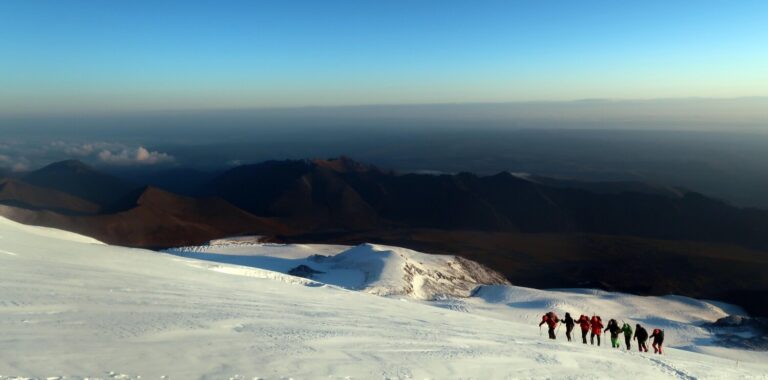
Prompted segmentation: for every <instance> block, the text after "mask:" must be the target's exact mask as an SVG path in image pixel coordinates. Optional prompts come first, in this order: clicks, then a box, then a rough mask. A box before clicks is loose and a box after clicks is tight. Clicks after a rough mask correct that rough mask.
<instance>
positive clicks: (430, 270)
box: [167, 240, 508, 300]
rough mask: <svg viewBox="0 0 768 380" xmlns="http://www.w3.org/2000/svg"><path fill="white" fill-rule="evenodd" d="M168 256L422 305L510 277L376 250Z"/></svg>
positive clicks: (220, 247)
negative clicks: (235, 266) (250, 269)
mask: <svg viewBox="0 0 768 380" xmlns="http://www.w3.org/2000/svg"><path fill="white" fill-rule="evenodd" d="M223 241H226V243H225V244H221V241H215V242H212V243H211V244H209V245H205V246H199V247H181V248H175V249H170V250H168V251H167V252H168V253H171V254H174V255H179V256H182V257H188V258H195V259H202V260H208V261H214V262H226V263H230V264H238V265H242V266H248V267H253V268H260V269H265V270H271V271H276V272H280V273H284V274H293V275H298V276H301V277H306V278H309V279H311V280H314V281H317V282H320V283H324V284H329V285H335V286H339V287H343V288H347V289H352V290H360V291H363V292H366V293H371V294H376V295H380V296H408V297H412V298H415V299H420V300H432V299H435V298H438V297H443V296H451V297H469V296H470V295H472V292H473V291H474V290H475V289H476V288H477V287H478V286H480V285H500V284H508V282H507V280H506V279H505V278H504V276H502V275H500V274H499V273H497V272H495V271H493V270H491V269H488V268H486V267H484V266H482V265H480V264H478V263H476V262H473V261H470V260H466V259H463V258H460V257H456V256H450V255H430V254H425V253H421V252H417V251H413V250H410V249H405V248H398V247H389V246H383V245H375V244H361V245H359V246H356V247H344V246H330V247H329V246H321V245H282V244H259V243H254V242H253V241H252V240H251V241H250V242H249V243H243V242H242V241H240V240H238V241H234V242H230V241H228V240H223Z"/></svg>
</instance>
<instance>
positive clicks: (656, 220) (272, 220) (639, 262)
mask: <svg viewBox="0 0 768 380" xmlns="http://www.w3.org/2000/svg"><path fill="white" fill-rule="evenodd" d="M182 194H183V195H182ZM0 214H2V215H4V216H7V217H9V218H11V219H15V220H17V221H21V222H23V223H28V224H37V225H44V226H51V227H57V228H62V229H67V230H72V231H75V232H79V233H83V234H86V235H89V236H93V237H95V238H97V239H100V240H102V241H105V242H108V243H111V244H119V245H126V246H136V247H152V248H163V247H171V246H181V245H193V244H200V243H204V242H205V241H208V240H211V239H215V238H220V237H224V236H231V235H239V234H255V235H263V236H265V237H266V238H267V239H271V240H273V241H286V242H287V241H291V242H295V241H315V242H340V243H360V242H365V241H370V242H376V243H385V244H390V245H398V246H404V247H408V248H413V249H418V250H421V251H426V252H434V253H450V254H458V255H462V256H465V257H468V258H471V259H473V260H476V261H479V262H481V263H483V264H486V265H489V266H490V267H492V268H494V269H496V270H499V271H500V272H502V273H504V274H505V275H507V276H508V277H509V279H510V280H511V281H512V282H513V283H516V284H520V285H530V286H537V287H548V286H551V287H574V286H590V287H602V288H606V289H611V290H625V291H632V292H637V293H650V294H666V293H669V292H679V293H681V294H686V295H692V296H698V297H713V298H720V299H726V298H727V299H729V300H736V299H737V298H738V301H739V302H740V303H741V304H749V305H750V307H751V308H752V310H758V309H759V306H757V305H758V303H757V302H754V301H752V299H757V300H766V295H767V294H768V279H766V278H765V277H766V276H762V275H759V274H758V273H764V272H755V270H759V271H765V270H768V252H766V250H768V212H766V211H764V210H758V209H743V208H737V207H733V206H731V205H728V204H726V203H724V202H722V201H719V200H716V199H711V198H708V197H705V196H703V195H701V194H698V193H695V192H691V191H687V190H684V189H677V188H668V187H664V186H655V185H649V184H643V183H635V182H602V183H599V182H594V183H593V182H575V181H564V180H557V179H552V178H544V177H535V176H520V175H513V174H510V173H505V172H503V173H499V174H496V175H492V176H478V175H474V174H470V173H460V174H455V175H447V174H446V175H430V174H398V173H394V172H391V171H386V170H381V169H378V168H376V167H372V166H368V165H364V164H361V163H358V162H355V161H353V160H351V159H349V158H343V157H342V158H339V159H332V160H293V161H268V162H263V163H259V164H254V165H244V166H239V167H235V168H232V169H230V170H227V171H224V172H222V173H203V172H198V171H194V170H186V169H173V170H171V171H168V172H167V173H153V174H152V175H145V176H136V178H133V181H129V180H125V179H120V178H117V177H114V176H111V175H108V174H105V173H102V172H100V171H98V170H95V169H93V168H91V167H89V166H87V165H85V164H83V163H81V162H79V161H64V162H58V163H54V164H51V165H49V166H46V167H44V168H42V169H40V170H36V171H33V172H29V173H26V174H23V175H20V176H16V177H13V178H5V179H3V180H1V181H0ZM753 272H755V273H754V274H755V276H753V277H750V278H748V277H749V276H746V277H745V276H744V275H740V273H741V274H745V273H746V274H749V273H753ZM749 292H751V293H749ZM745 294H751V296H749V297H746V298H749V299H748V300H746V301H744V300H742V299H741V298H745V296H744V295H745ZM739 297H741V298H739ZM762 304H763V306H762V307H763V309H760V311H757V312H758V313H768V311H766V310H765V306H764V305H765V302H763V303H762Z"/></svg>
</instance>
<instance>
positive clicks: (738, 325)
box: [705, 315, 768, 350]
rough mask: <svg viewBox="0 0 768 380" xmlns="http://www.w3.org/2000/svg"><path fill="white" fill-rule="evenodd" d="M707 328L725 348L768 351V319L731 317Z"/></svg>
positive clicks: (708, 325)
mask: <svg viewBox="0 0 768 380" xmlns="http://www.w3.org/2000/svg"><path fill="white" fill-rule="evenodd" d="M705 326H706V327H708V328H709V329H710V331H712V333H714V335H715V339H716V341H717V342H718V343H719V344H721V345H723V346H725V347H734V348H744V349H749V350H768V318H750V317H745V316H741V315H729V316H727V317H724V318H720V319H718V320H717V321H715V322H714V323H709V324H706V325H705Z"/></svg>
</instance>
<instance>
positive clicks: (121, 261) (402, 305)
mask: <svg viewBox="0 0 768 380" xmlns="http://www.w3.org/2000/svg"><path fill="white" fill-rule="evenodd" d="M348 249H349V247H336V246H333V247H332V246H312V245H309V246H270V245H258V244H252V243H248V244H239V245H235V244H231V245H227V244H224V245H219V246H211V247H205V248H199V249H197V250H188V251H185V252H186V253H182V252H175V253H174V254H165V253H157V252H152V251H146V250H138V249H128V248H120V247H112V246H106V245H103V244H100V243H98V242H96V241H94V240H93V239H90V238H86V237H82V236H78V235H74V234H70V233H65V232H61V231H55V230H50V229H43V228H37V227H28V226H22V225H19V224H16V223H14V222H10V221H8V220H6V219H2V218H0V379H3V380H5V379H16V378H24V377H29V378H41V379H45V378H61V379H64V378H66V379H80V378H86V377H90V378H103V379H108V378H125V379H135V378H139V376H140V377H141V379H160V378H162V377H163V376H165V378H170V379H197V378H205V379H230V378H236V379H254V378H263V379H281V378H284V379H288V378H294V379H347V378H350V379H426V378H432V379H452V378H465V379H466V378H474V379H505V378H570V379H581V378H584V379H587V378H615V377H621V378H653V379H656V378H681V379H692V378H724V379H733V378H768V377H766V374H767V373H768V354H766V353H765V352H750V351H741V350H735V349H726V348H720V347H715V346H712V345H711V343H710V339H709V335H708V333H707V331H706V330H704V329H701V328H699V327H696V324H699V323H702V322H707V321H713V320H715V319H717V318H719V317H722V316H724V315H726V314H728V313H729V312H733V311H737V310H736V308H734V307H732V306H727V305H720V304H718V305H715V304H713V303H708V302H701V301H697V300H692V299H689V298H684V297H661V298H657V297H637V296H629V295H623V294H616V293H606V292H600V291H593V290H564V291H542V290H535V289H527V288H520V287H512V286H490V287H483V288H481V289H479V290H476V293H475V296H474V297H470V298H459V297H442V296H440V295H439V294H438V293H440V292H441V291H444V290H446V289H447V290H448V291H449V292H453V291H456V292H463V291H465V289H466V288H467V287H469V284H470V283H471V281H470V280H471V278H469V277H472V276H473V275H475V274H472V273H468V274H467V276H469V277H467V278H463V279H462V276H461V273H460V272H461V271H462V270H463V269H460V268H458V267H457V268H454V269H455V271H454V272H452V273H453V275H452V276H447V277H448V278H449V279H448V280H447V282H445V283H442V284H443V285H446V286H445V287H442V286H428V287H426V288H425V287H423V286H421V285H420V284H421V283H422V282H429V281H430V279H433V278H440V276H442V275H438V274H436V273H437V272H440V273H442V272H441V271H442V270H444V269H445V268H446V266H447V267H450V263H451V262H452V260H453V259H452V258H451V257H450V256H442V257H441V256H434V257H430V256H423V254H419V253H418V252H413V251H408V250H402V249H398V248H390V247H381V246H372V245H364V246H360V247H356V248H352V251H351V253H350V251H348ZM345 251H346V252H345ZM342 252H345V253H346V255H345V253H342ZM206 255H219V256H227V257H214V256H209V257H205V256H206ZM313 255H322V256H329V257H328V258H324V259H321V260H320V261H317V260H316V257H314V256H313ZM342 255H344V256H342ZM313 257H314V258H313ZM338 257H340V259H337V260H334V259H335V258H338ZM306 260H309V261H310V262H312V263H315V265H312V267H313V268H314V269H317V270H318V271H322V272H324V273H323V274H320V275H318V276H317V278H314V279H305V278H300V277H294V276H290V275H287V274H285V273H286V272H287V271H288V270H290V269H291V268H294V267H295V266H296V265H294V264H296V263H298V262H303V261H306ZM371 260H373V261H371ZM258 263H263V264H258ZM318 263H319V264H318ZM409 265H410V268H411V269H410V270H405V268H406V267H409ZM413 268H418V270H416V271H414V270H413ZM344 271H346V272H344ZM430 271H432V272H430ZM413 273H416V274H418V275H417V276H414V275H413ZM323 276H325V277H323ZM361 276H362V277H361ZM326 283H329V284H333V285H326ZM418 289H421V290H418ZM473 290H474V289H473ZM376 294H384V295H388V296H387V297H382V296H378V295H376ZM427 299H432V301H427ZM547 309H555V310H556V311H558V312H559V313H561V314H562V313H563V312H564V311H571V312H572V313H575V314H580V313H589V314H592V313H600V314H602V315H603V317H604V319H607V318H610V317H613V318H617V319H620V320H622V319H623V320H625V321H628V322H630V321H631V322H632V323H634V322H636V321H639V322H640V323H643V324H645V325H647V326H648V327H656V326H659V327H663V328H664V329H665V330H666V332H667V339H666V344H667V345H668V346H669V347H679V348H681V349H675V348H669V349H668V350H667V352H666V355H664V356H663V357H658V356H654V355H652V354H642V355H641V354H639V353H637V352H630V353H628V352H626V351H624V350H612V349H610V348H608V347H606V346H605V345H604V346H603V347H599V348H598V347H592V346H584V345H582V344H580V343H567V342H565V341H564V339H562V338H563V337H562V335H563V331H562V330H560V331H559V335H560V336H559V338H560V339H559V340H557V341H555V342H551V341H548V340H547V339H545V338H544V337H542V336H540V331H539V328H538V327H537V326H536V324H537V322H538V319H539V317H540V315H541V313H543V312H544V311H546V310H547Z"/></svg>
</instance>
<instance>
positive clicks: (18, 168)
mask: <svg viewBox="0 0 768 380" xmlns="http://www.w3.org/2000/svg"><path fill="white" fill-rule="evenodd" d="M0 168H7V169H10V170H12V171H14V172H23V171H27V170H29V160H27V159H26V158H25V157H18V158H16V159H14V158H11V157H10V156H7V155H4V154H0Z"/></svg>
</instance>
